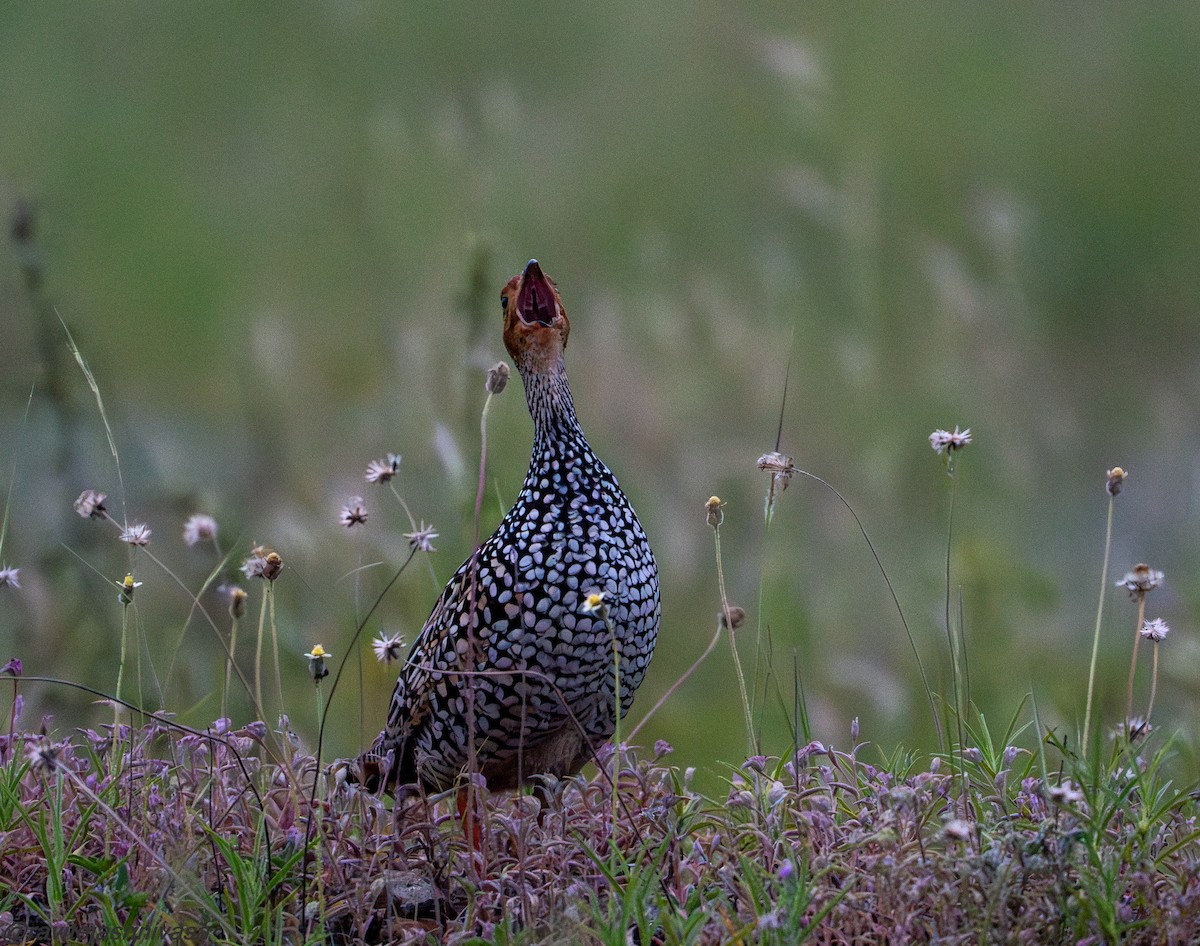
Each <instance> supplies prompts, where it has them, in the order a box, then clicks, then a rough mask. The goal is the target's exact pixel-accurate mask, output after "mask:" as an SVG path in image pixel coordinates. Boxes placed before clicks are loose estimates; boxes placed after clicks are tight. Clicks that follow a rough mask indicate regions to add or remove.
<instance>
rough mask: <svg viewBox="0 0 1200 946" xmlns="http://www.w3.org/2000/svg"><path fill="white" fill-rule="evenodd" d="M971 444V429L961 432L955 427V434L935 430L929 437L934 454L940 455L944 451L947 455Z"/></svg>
mask: <svg viewBox="0 0 1200 946" xmlns="http://www.w3.org/2000/svg"><path fill="white" fill-rule="evenodd" d="M970 442H971V428H970V427H968V428H967V429H966V430H959V429H958V425H957V424H956V425H955V427H954V432H953V433H951V432H950V431H948V430H935V431H934V432H933V433H931V434H930V435H929V446H931V447H933V452H934V453H938V454H940V453H941V452H942V451H943V450H944V451H946V452H947V453H949V452H951V451H953V450H961V449H962V448H963V447H965V446H966V445H967V444H969V443H970Z"/></svg>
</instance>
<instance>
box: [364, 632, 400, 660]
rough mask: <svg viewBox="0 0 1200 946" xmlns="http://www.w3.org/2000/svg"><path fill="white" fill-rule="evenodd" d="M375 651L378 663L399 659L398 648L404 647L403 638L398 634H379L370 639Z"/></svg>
mask: <svg viewBox="0 0 1200 946" xmlns="http://www.w3.org/2000/svg"><path fill="white" fill-rule="evenodd" d="M371 647H372V649H373V650H374V651H375V659H376V660H378V661H379V662H380V663H385V664H390V663H392V662H394V661H396V660H399V659H400V650H401V648H403V647H404V638H403V637H401V636H400V635H399V634H392V635H388V634H382V633H381V634H380V635H379V636H378V637H377V638H375V640H373V641H371Z"/></svg>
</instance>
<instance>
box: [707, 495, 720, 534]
mask: <svg viewBox="0 0 1200 946" xmlns="http://www.w3.org/2000/svg"><path fill="white" fill-rule="evenodd" d="M724 505H725V504H724V503H723V502H721V499H720V497H719V496H709V497H708V502H706V503H705V504H704V513H705V516H706V518H707V519H708V524H709V525H710V526H712V527H713V528H714V529H715V528H717V527H718V526H719V525H720V524H721V523H722V522H724V521H725V513H723V512H721V507H722V506H724Z"/></svg>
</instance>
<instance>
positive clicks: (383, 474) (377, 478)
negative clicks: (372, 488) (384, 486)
mask: <svg viewBox="0 0 1200 946" xmlns="http://www.w3.org/2000/svg"><path fill="white" fill-rule="evenodd" d="M398 472H400V454H398V453H389V454H388V455H387V457H386V459H383V460H372V461H371V462H370V463H368V464H367V475H366V480H367V482H368V483H386V482H387V481H388V480H390V479H391V478H392V477H393V476H395V475H396V474H397V473H398Z"/></svg>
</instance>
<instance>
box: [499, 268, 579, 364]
mask: <svg viewBox="0 0 1200 946" xmlns="http://www.w3.org/2000/svg"><path fill="white" fill-rule="evenodd" d="M500 305H501V306H502V307H503V309H504V347H505V348H507V349H508V353H509V354H510V355H511V356H512V359H513V362H514V363H515V364H516V366H517V368H518V370H520V371H522V372H524V371H534V372H543V371H548V370H549V369H550V368H551V367H553V366H554V365H556V364H558V363H559V362H560V361H561V359H562V354H563V350H564V349H565V348H566V347H567V336H568V335H569V334H570V333H571V323H570V322H569V321H568V320H567V313H566V310H565V309H563V305H562V298H561V297H560V296H559V294H558V287H557V286H555V285H554V280H552V279H551V278H550V277H549V276H547V275H546V274H545V273H543V272H542V267H541V266H539V265H538V261H537V260H535V259H531V260H530V261H529V263H528V264H527V265H526V266H525V269H524V270H523V271H521V272H519V273H517V275H515V276H513V278H512V279H510V280H509V281H508V284H507V285H505V287H504V289H503V290H502V291H501V293H500Z"/></svg>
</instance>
